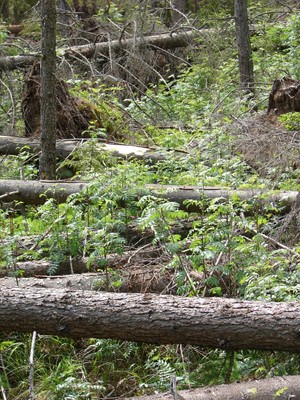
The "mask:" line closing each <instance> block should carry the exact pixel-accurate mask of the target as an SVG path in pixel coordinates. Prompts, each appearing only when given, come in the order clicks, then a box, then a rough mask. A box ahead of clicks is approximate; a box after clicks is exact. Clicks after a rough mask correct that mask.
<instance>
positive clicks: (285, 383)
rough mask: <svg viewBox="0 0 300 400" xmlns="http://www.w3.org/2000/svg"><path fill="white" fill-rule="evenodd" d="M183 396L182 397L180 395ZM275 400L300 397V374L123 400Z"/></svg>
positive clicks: (124, 399)
mask: <svg viewBox="0 0 300 400" xmlns="http://www.w3.org/2000/svg"><path fill="white" fill-rule="evenodd" d="M179 396H181V397H179ZM174 398H177V399H178V400H216V399H217V400H242V399H258V400H274V399H278V400H280V399H295V400H296V399H298V398H300V376H283V377H276V378H267V379H261V380H255V381H250V382H239V383H232V384H229V385H219V386H211V387H206V388H203V389H194V390H181V391H179V392H178V394H177V397H175V396H172V395H171V393H170V394H166V393H163V394H156V395H152V396H138V397H130V398H127V397H125V398H123V400H174Z"/></svg>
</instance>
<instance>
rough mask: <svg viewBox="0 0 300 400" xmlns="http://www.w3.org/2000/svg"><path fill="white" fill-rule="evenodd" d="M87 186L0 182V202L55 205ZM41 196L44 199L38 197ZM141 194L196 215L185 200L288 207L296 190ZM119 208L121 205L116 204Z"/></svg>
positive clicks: (150, 189) (152, 189)
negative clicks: (238, 201)
mask: <svg viewBox="0 0 300 400" xmlns="http://www.w3.org/2000/svg"><path fill="white" fill-rule="evenodd" d="M87 186H88V183H86V182H64V181H24V180H5V179H3V180H0V200H1V196H3V201H5V202H10V201H14V200H18V201H22V202H24V203H25V204H34V205H39V204H43V203H44V202H45V201H46V200H47V198H51V197H54V198H55V199H56V200H57V201H58V202H64V201H66V199H67V197H68V196H69V195H70V194H74V193H77V192H79V191H80V190H83V189H84V188H86V187H87ZM42 194H45V196H41V195H42ZM145 194H152V195H155V196H157V197H161V198H165V199H167V200H169V201H174V202H177V203H179V205H180V207H181V208H182V209H184V210H187V211H190V212H197V211H199V210H200V209H202V208H203V207H202V206H201V204H191V205H189V204H186V203H185V202H186V200H195V201H201V200H203V199H216V198H224V199H229V198H230V197H232V196H239V198H240V199H241V200H249V199H251V198H254V197H256V196H262V195H263V196H262V199H258V200H257V201H258V202H261V203H262V204H263V203H264V202H268V201H272V202H278V203H280V204H281V205H282V206H285V207H286V209H287V210H289V209H290V208H291V206H292V205H293V203H294V202H295V200H296V198H297V194H298V192H296V191H284V190H282V191H279V192H276V191H269V192H266V191H262V190H254V189H252V190H227V189H218V188H210V187H207V188H206V187H201V186H175V185H174V186H172V185H169V186H168V185H154V184H150V185H144V188H143V190H141V191H137V193H136V196H137V199H138V198H139V197H141V196H144V195H145ZM120 205H122V204H120Z"/></svg>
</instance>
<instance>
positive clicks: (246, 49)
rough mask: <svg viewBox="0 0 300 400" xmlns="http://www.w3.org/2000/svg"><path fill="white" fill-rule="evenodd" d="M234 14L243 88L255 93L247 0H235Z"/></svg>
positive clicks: (247, 91)
mask: <svg viewBox="0 0 300 400" xmlns="http://www.w3.org/2000/svg"><path fill="white" fill-rule="evenodd" d="M234 14H235V28H236V39H237V47H238V59H239V72H240V85H241V89H243V90H245V91H246V93H254V72H253V61H252V51H251V43H250V33H249V22H248V12H247V0H235V2H234Z"/></svg>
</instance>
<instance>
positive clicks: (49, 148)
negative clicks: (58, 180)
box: [39, 0, 56, 179]
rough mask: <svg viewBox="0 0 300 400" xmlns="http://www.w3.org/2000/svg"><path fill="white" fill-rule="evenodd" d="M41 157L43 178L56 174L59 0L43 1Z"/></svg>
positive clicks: (53, 176) (41, 175) (41, 176)
mask: <svg viewBox="0 0 300 400" xmlns="http://www.w3.org/2000/svg"><path fill="white" fill-rule="evenodd" d="M41 16H42V60H41V155H40V170H39V172H40V179H55V172H56V90H55V83H56V76H55V74H56V53H55V50H56V0H42V1H41Z"/></svg>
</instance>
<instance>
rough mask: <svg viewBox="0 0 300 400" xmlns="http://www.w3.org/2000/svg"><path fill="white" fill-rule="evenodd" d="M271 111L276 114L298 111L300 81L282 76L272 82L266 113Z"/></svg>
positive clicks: (299, 108) (299, 109)
mask: <svg viewBox="0 0 300 400" xmlns="http://www.w3.org/2000/svg"><path fill="white" fill-rule="evenodd" d="M272 111H273V112H274V113H275V114H276V115H281V114H286V113H288V112H295V111H298V112H299V111H300V81H297V80H294V79H292V78H289V77H284V78H282V79H276V80H275V81H274V82H273V87H272V90H271V93H270V95H269V104H268V113H270V112H272Z"/></svg>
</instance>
